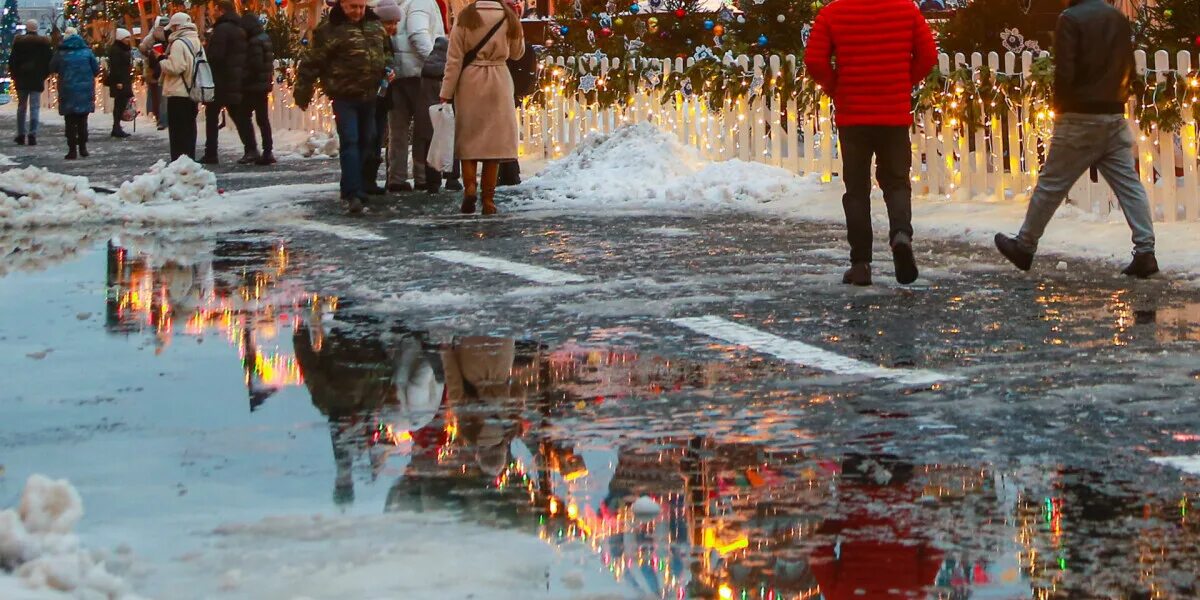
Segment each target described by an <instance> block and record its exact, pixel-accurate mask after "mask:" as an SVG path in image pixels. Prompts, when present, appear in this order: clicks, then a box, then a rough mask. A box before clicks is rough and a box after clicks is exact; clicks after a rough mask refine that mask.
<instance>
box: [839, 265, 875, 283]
mask: <svg viewBox="0 0 1200 600" xmlns="http://www.w3.org/2000/svg"><path fill="white" fill-rule="evenodd" d="M842 283H845V284H853V285H863V286H865V285H871V263H865V262H860V263H854V264H853V265H852V266H851V267H850V268H849V269H847V270H846V273H845V274H843V275H842Z"/></svg>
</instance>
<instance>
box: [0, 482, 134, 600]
mask: <svg viewBox="0 0 1200 600" xmlns="http://www.w3.org/2000/svg"><path fill="white" fill-rule="evenodd" d="M81 518H83V501H82V500H81V499H80V498H79V493H78V492H76V491H75V488H74V487H73V486H72V485H71V484H70V483H69V482H67V481H66V480H58V481H55V480H51V479H48V478H46V477H44V476H41V475H33V476H31V477H30V478H29V481H28V482H27V483H26V484H25V490H24V492H23V493H22V494H21V501H20V504H19V505H18V506H17V508H16V509H15V510H14V509H11V508H10V509H7V510H4V511H0V597H4V598H18V599H29V600H43V599H55V598H63V599H65V598H100V599H105V600H118V599H125V600H132V599H134V598H136V596H134V595H132V594H130V593H129V591H128V586H127V584H126V583H125V581H124V580H123V579H122V578H121V577H119V576H117V575H114V574H113V573H112V572H110V571H109V567H110V566H114V563H116V566H125V567H127V566H128V563H129V553H128V552H127V551H125V552H120V553H118V554H117V555H116V556H111V557H108V556H105V555H103V554H101V553H96V552H91V551H88V550H86V549H84V548H83V547H82V546H81V545H80V543H79V538H78V537H77V536H76V535H75V534H74V533H73V532H74V530H75V525H77V524H78V523H79V520H80V519H81Z"/></svg>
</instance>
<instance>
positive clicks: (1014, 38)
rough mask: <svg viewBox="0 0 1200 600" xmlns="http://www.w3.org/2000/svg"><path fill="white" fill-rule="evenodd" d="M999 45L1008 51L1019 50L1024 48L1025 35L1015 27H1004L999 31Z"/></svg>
mask: <svg viewBox="0 0 1200 600" xmlns="http://www.w3.org/2000/svg"><path fill="white" fill-rule="evenodd" d="M1000 40H1001V45H1003V46H1004V49H1005V50H1008V51H1009V52H1020V51H1021V50H1024V49H1025V36H1023V35H1021V32H1020V31H1019V30H1018V29H1017V28H1016V27H1014V28H1012V29H1005V30H1004V31H1002V32H1001V33H1000Z"/></svg>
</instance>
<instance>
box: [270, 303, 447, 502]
mask: <svg viewBox="0 0 1200 600" xmlns="http://www.w3.org/2000/svg"><path fill="white" fill-rule="evenodd" d="M362 329H366V330H365V331H362V330H360V329H359V328H355V327H354V326H353V325H352V324H350V323H342V322H337V321H334V325H333V326H332V327H330V328H329V329H328V331H326V327H325V325H324V324H323V323H319V322H318V323H309V324H305V325H302V326H301V327H299V328H297V330H296V333H295V335H294V336H293V343H294V347H295V351H296V359H297V361H298V362H299V364H300V368H301V370H302V372H303V373H304V383H305V385H306V386H307V387H308V389H309V393H310V394H311V396H312V402H313V405H314V406H316V407H317V409H318V410H320V411H321V413H322V414H323V415H325V416H326V418H328V419H329V435H330V440H331V442H332V446H333V457H334V462H335V463H336V466H337V476H336V479H335V482H334V493H333V499H334V502H335V503H336V504H339V505H345V504H349V503H352V502H353V501H354V478H353V467H354V461H355V458H356V457H357V456H358V455H361V454H364V453H365V454H367V456H368V461H369V463H370V465H371V472H372V478H374V477H377V476H378V475H379V473H380V471H381V470H382V469H383V467H384V465H385V464H386V462H387V458H388V456H389V455H390V453H391V452H390V449H391V448H392V445H391V444H389V443H386V442H388V441H389V440H384V439H382V438H383V437H384V436H385V435H387V434H390V433H391V432H392V431H393V430H392V429H387V428H385V427H384V426H383V425H382V424H383V423H385V422H386V421H387V420H388V419H389V418H393V417H395V415H396V414H401V413H405V414H408V413H409V412H410V409H411V408H413V406H412V405H411V404H412V403H413V402H416V403H418V404H421V405H422V406H424V405H427V404H428V403H429V398H430V397H435V398H436V397H437V396H439V395H440V394H438V393H437V392H436V391H433V392H430V391H428V390H426V391H425V392H424V393H423V394H418V393H413V394H410V393H409V390H410V387H411V388H413V389H415V388H417V387H418V386H419V385H422V384H423V385H425V386H426V387H429V386H431V385H433V384H434V383H435V382H436V380H435V378H434V376H433V369H432V367H429V366H428V365H425V364H423V363H422V353H421V351H420V348H421V345H422V344H421V341H420V336H419V334H414V333H411V332H403V331H389V330H387V328H386V327H383V326H379V325H375V324H372V325H371V326H369V327H366V328H362ZM392 329H393V330H395V329H396V328H392ZM401 329H402V328H401ZM396 338H398V339H396ZM393 340H395V342H393ZM398 374H400V375H401V376H402V377H403V380H402V381H400V382H398V381H397V377H398ZM418 398H421V399H420V400H418ZM422 410H423V409H422ZM416 412H418V413H419V412H421V411H416Z"/></svg>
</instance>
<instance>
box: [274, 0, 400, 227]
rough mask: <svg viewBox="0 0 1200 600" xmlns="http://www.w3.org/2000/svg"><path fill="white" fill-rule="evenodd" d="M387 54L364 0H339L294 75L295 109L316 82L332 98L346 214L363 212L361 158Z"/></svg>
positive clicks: (382, 36)
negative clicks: (347, 212)
mask: <svg viewBox="0 0 1200 600" xmlns="http://www.w3.org/2000/svg"><path fill="white" fill-rule="evenodd" d="M391 56H392V51H391V43H390V42H389V40H388V36H387V32H386V31H384V29H383V25H382V24H381V23H380V21H379V17H377V16H375V13H374V12H372V11H371V10H370V9H368V8H367V3H366V0H338V3H337V4H336V5H334V7H333V9H331V10H330V11H329V16H328V17H327V18H326V20H325V21H323V22H322V23H321V24H320V25H318V26H317V28H316V29H315V30H314V31H313V35H312V42H311V43H310V44H309V46H308V52H307V53H306V54H305V56H304V58H303V59H301V61H300V68H299V70H298V72H297V75H296V85H295V87H294V88H293V92H292V93H293V96H294V97H295V100H296V106H298V107H300V110H308V106H309V104H310V103H311V102H312V98H313V94H314V93H315V91H316V85H317V82H318V81H320V83H321V88H322V90H323V91H324V92H325V95H326V96H328V97H329V98H330V100H332V103H333V116H334V119H335V120H336V121H337V133H338V142H339V155H340V157H339V161H340V163H341V171H342V177H341V185H340V189H341V197H342V200H344V201H345V202H346V206H347V208H348V209H349V211H350V213H351V214H358V213H361V212H362V206H363V200H364V199H365V198H366V193H365V190H364V187H363V161H364V159H365V158H366V157H367V156H369V153H370V150H371V147H372V138H373V137H374V135H375V105H376V99H377V98H378V97H379V91H380V88H381V87H382V86H381V83H382V82H383V81H385V80H386V78H387V66H388V63H389V61H390V59H391ZM384 91H385V92H386V88H384Z"/></svg>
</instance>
